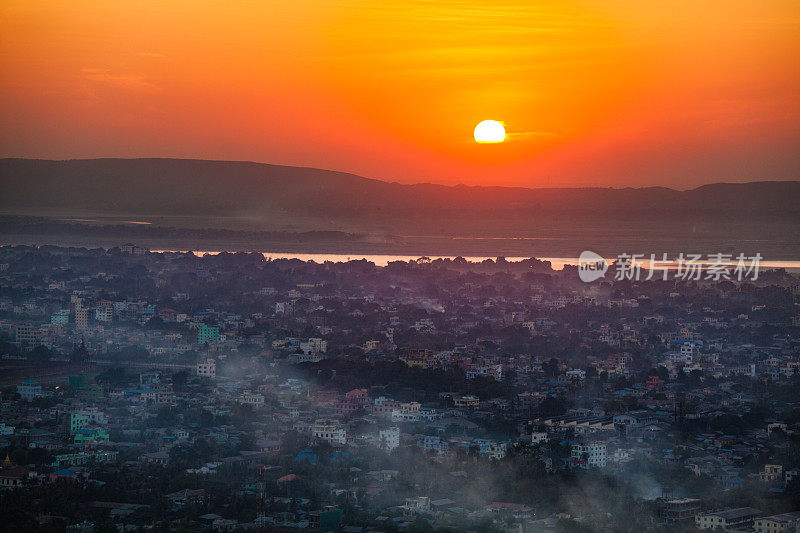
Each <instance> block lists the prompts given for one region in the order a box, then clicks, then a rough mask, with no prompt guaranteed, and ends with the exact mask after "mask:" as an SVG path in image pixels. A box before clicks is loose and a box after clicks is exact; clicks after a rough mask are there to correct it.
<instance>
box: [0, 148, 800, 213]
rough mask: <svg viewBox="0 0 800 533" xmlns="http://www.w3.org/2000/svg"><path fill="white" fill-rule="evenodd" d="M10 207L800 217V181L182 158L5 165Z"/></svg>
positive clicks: (0, 180)
mask: <svg viewBox="0 0 800 533" xmlns="http://www.w3.org/2000/svg"><path fill="white" fill-rule="evenodd" d="M0 198H2V200H0V207H2V208H65V209H68V208H75V209H84V210H86V209H95V210H99V211H108V212H123V211H125V212H141V213H153V214H156V213H185V214H191V215H198V214H202V213H207V214H212V215H220V214H229V213H233V212H253V213H257V212H259V211H262V210H269V211H282V212H286V213H298V214H303V215H309V214H316V215H323V216H333V217H337V216H350V217H352V216H360V215H361V216H366V215H370V216H386V215H387V214H388V213H390V212H391V213H400V214H402V213H429V214H430V213H440V214H442V213H449V214H458V213H459V212H475V213H486V212H496V213H511V212H515V213H520V214H525V213H543V212H548V213H553V212H604V213H608V214H614V213H615V212H618V211H620V210H631V211H637V212H652V213H663V214H666V213H670V212H672V213H681V212H693V213H697V212H709V213H710V212H727V213H735V212H749V213H759V212H761V213H763V214H770V215H776V214H777V215H788V216H790V217H792V218H793V217H794V216H800V181H778V180H770V181H755V182H746V183H727V182H715V183H709V184H705V185H701V186H698V187H696V188H694V189H688V190H683V191H681V190H676V189H672V188H669V187H662V186H648V187H641V188H635V187H624V188H615V187H574V188H568V187H539V188H530V187H505V186H496V185H489V186H484V185H463V184H459V185H442V184H435V183H425V182H423V183H415V184H402V183H398V182H396V181H395V182H389V181H383V180H380V179H376V178H367V177H363V176H359V175H357V174H353V173H348V172H341V171H333V170H325V169H319V168H313V167H296V166H289V165H274V164H268V163H257V162H251V161H218V160H204V159H178V158H133V159H126V158H98V159H69V160H47V159H25V158H4V159H0Z"/></svg>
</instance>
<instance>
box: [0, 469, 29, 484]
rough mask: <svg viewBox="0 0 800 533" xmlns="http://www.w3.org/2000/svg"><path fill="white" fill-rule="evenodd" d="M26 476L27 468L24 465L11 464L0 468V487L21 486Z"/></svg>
mask: <svg viewBox="0 0 800 533" xmlns="http://www.w3.org/2000/svg"><path fill="white" fill-rule="evenodd" d="M27 478H28V469H27V468H25V467H24V466H12V467H10V468H5V469H3V470H0V489H13V488H15V487H19V486H22V484H23V483H24V482H25V480H26V479H27Z"/></svg>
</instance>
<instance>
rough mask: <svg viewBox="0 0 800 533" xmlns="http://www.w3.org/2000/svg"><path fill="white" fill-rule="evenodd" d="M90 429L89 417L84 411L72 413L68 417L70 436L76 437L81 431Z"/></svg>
mask: <svg viewBox="0 0 800 533" xmlns="http://www.w3.org/2000/svg"><path fill="white" fill-rule="evenodd" d="M87 427H89V415H88V414H87V413H84V412H82V411H76V412H74V413H70V414H69V416H68V417H67V429H68V430H69V434H70V435H74V434H75V433H77V432H78V430H80V429H84V428H87Z"/></svg>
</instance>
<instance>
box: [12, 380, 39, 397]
mask: <svg viewBox="0 0 800 533" xmlns="http://www.w3.org/2000/svg"><path fill="white" fill-rule="evenodd" d="M17 394H19V395H20V396H22V399H23V400H25V401H28V402H29V401H31V400H34V399H36V398H40V397H41V396H42V386H41V385H40V384H39V382H38V381H36V380H35V379H32V378H29V379H26V380H25V381H23V382H22V383H21V384H20V385H17Z"/></svg>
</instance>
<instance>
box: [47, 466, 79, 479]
mask: <svg viewBox="0 0 800 533" xmlns="http://www.w3.org/2000/svg"><path fill="white" fill-rule="evenodd" d="M48 478H49V479H50V483H54V482H56V481H58V480H61V479H68V480H70V481H74V480H76V479H77V478H78V473H77V472H76V471H75V470H71V469H69V468H64V469H61V470H56V471H55V472H50V474H49V475H48Z"/></svg>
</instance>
